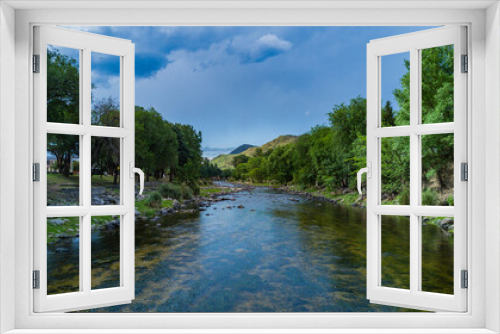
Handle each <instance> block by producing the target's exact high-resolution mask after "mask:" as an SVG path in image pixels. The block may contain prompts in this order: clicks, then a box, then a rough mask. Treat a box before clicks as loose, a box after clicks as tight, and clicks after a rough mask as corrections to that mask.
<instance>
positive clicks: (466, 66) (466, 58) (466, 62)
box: [462, 55, 469, 73]
mask: <svg viewBox="0 0 500 334" xmlns="http://www.w3.org/2000/svg"><path fill="white" fill-rule="evenodd" d="M468 72H469V56H467V55H462V73H468Z"/></svg>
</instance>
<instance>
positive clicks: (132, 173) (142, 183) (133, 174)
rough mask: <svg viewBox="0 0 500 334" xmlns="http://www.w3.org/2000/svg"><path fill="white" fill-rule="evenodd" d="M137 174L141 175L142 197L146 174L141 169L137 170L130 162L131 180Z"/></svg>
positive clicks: (140, 192) (140, 190) (140, 193)
mask: <svg viewBox="0 0 500 334" xmlns="http://www.w3.org/2000/svg"><path fill="white" fill-rule="evenodd" d="M135 173H137V174H139V184H140V189H139V195H142V192H143V190H144V172H143V171H142V170H141V169H140V168H135V167H134V163H133V162H132V161H130V178H131V179H134V176H135Z"/></svg>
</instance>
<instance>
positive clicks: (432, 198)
mask: <svg viewBox="0 0 500 334" xmlns="http://www.w3.org/2000/svg"><path fill="white" fill-rule="evenodd" d="M437 202H438V194H437V193H436V192H435V191H434V190H430V189H424V191H423V192H422V205H436V204H437Z"/></svg>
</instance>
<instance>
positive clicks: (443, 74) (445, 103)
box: [421, 45, 454, 124]
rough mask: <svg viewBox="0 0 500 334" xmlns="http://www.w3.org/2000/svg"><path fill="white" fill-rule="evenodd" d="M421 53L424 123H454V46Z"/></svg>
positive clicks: (426, 50) (425, 50) (424, 50)
mask: <svg viewBox="0 0 500 334" xmlns="http://www.w3.org/2000/svg"><path fill="white" fill-rule="evenodd" d="M421 52H422V123H423V124H429V123H443V122H453V87H454V78H453V72H454V66H453V63H454V60H453V45H445V46H440V47H436V48H430V49H423V50H422V51H421Z"/></svg>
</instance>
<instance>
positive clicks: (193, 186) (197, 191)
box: [188, 181, 201, 196]
mask: <svg viewBox="0 0 500 334" xmlns="http://www.w3.org/2000/svg"><path fill="white" fill-rule="evenodd" d="M188 186H189V188H191V190H192V191H193V195H195V196H199V195H200V191H201V190H200V185H199V184H198V183H197V182H195V181H189V182H188Z"/></svg>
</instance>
